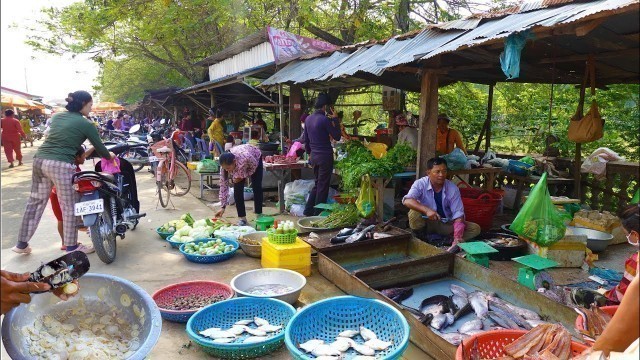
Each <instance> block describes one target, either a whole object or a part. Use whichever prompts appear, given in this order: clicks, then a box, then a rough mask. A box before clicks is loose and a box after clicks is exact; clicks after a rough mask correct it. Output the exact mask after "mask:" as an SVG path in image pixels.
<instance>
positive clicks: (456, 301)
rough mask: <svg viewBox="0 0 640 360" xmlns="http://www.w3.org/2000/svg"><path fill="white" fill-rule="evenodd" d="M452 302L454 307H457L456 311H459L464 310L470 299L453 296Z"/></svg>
mask: <svg viewBox="0 0 640 360" xmlns="http://www.w3.org/2000/svg"><path fill="white" fill-rule="evenodd" d="M451 301H452V302H453V305H455V307H456V309H458V310H460V309H462V308H463V307H465V306H466V305H467V304H468V303H469V299H467V298H466V297H464V296H460V295H453V296H452V297H451Z"/></svg>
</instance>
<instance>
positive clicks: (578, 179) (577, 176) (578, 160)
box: [573, 143, 582, 199]
mask: <svg viewBox="0 0 640 360" xmlns="http://www.w3.org/2000/svg"><path fill="white" fill-rule="evenodd" d="M581 166H582V144H580V143H576V157H575V158H574V160H573V179H574V182H573V198H574V199H580V196H581V195H582V194H581V192H582V189H581V186H582V174H581V173H580V167H581Z"/></svg>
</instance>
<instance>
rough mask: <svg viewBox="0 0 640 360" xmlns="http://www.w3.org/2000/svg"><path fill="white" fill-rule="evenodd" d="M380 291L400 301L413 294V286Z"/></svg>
mask: <svg viewBox="0 0 640 360" xmlns="http://www.w3.org/2000/svg"><path fill="white" fill-rule="evenodd" d="M380 293H382V295H384V296H386V297H388V298H389V299H391V300H393V301H395V302H397V303H399V302H402V301H403V300H406V299H407V298H409V297H410V296H411V295H413V288H410V287H407V288H391V289H384V290H381V291H380Z"/></svg>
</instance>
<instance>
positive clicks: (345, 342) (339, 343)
mask: <svg viewBox="0 0 640 360" xmlns="http://www.w3.org/2000/svg"><path fill="white" fill-rule="evenodd" d="M351 344H354V341H353V340H351V339H349V338H345V337H339V336H338V337H337V338H336V341H334V342H332V343H331V344H329V346H331V347H332V348H333V349H336V350H338V351H340V352H345V351H347V350H349V348H350V347H351Z"/></svg>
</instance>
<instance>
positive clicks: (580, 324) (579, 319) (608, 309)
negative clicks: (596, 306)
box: [576, 305, 618, 345]
mask: <svg viewBox="0 0 640 360" xmlns="http://www.w3.org/2000/svg"><path fill="white" fill-rule="evenodd" d="M600 310H602V311H604V312H605V313H607V314H609V315H611V316H613V314H615V313H616V311H617V310H618V305H612V306H601V307H600ZM576 330H578V331H580V330H585V328H584V322H583V320H582V316H580V315H578V317H577V318H576ZM584 341H585V342H586V343H587V344H589V345H593V341H591V340H587V339H584Z"/></svg>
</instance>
